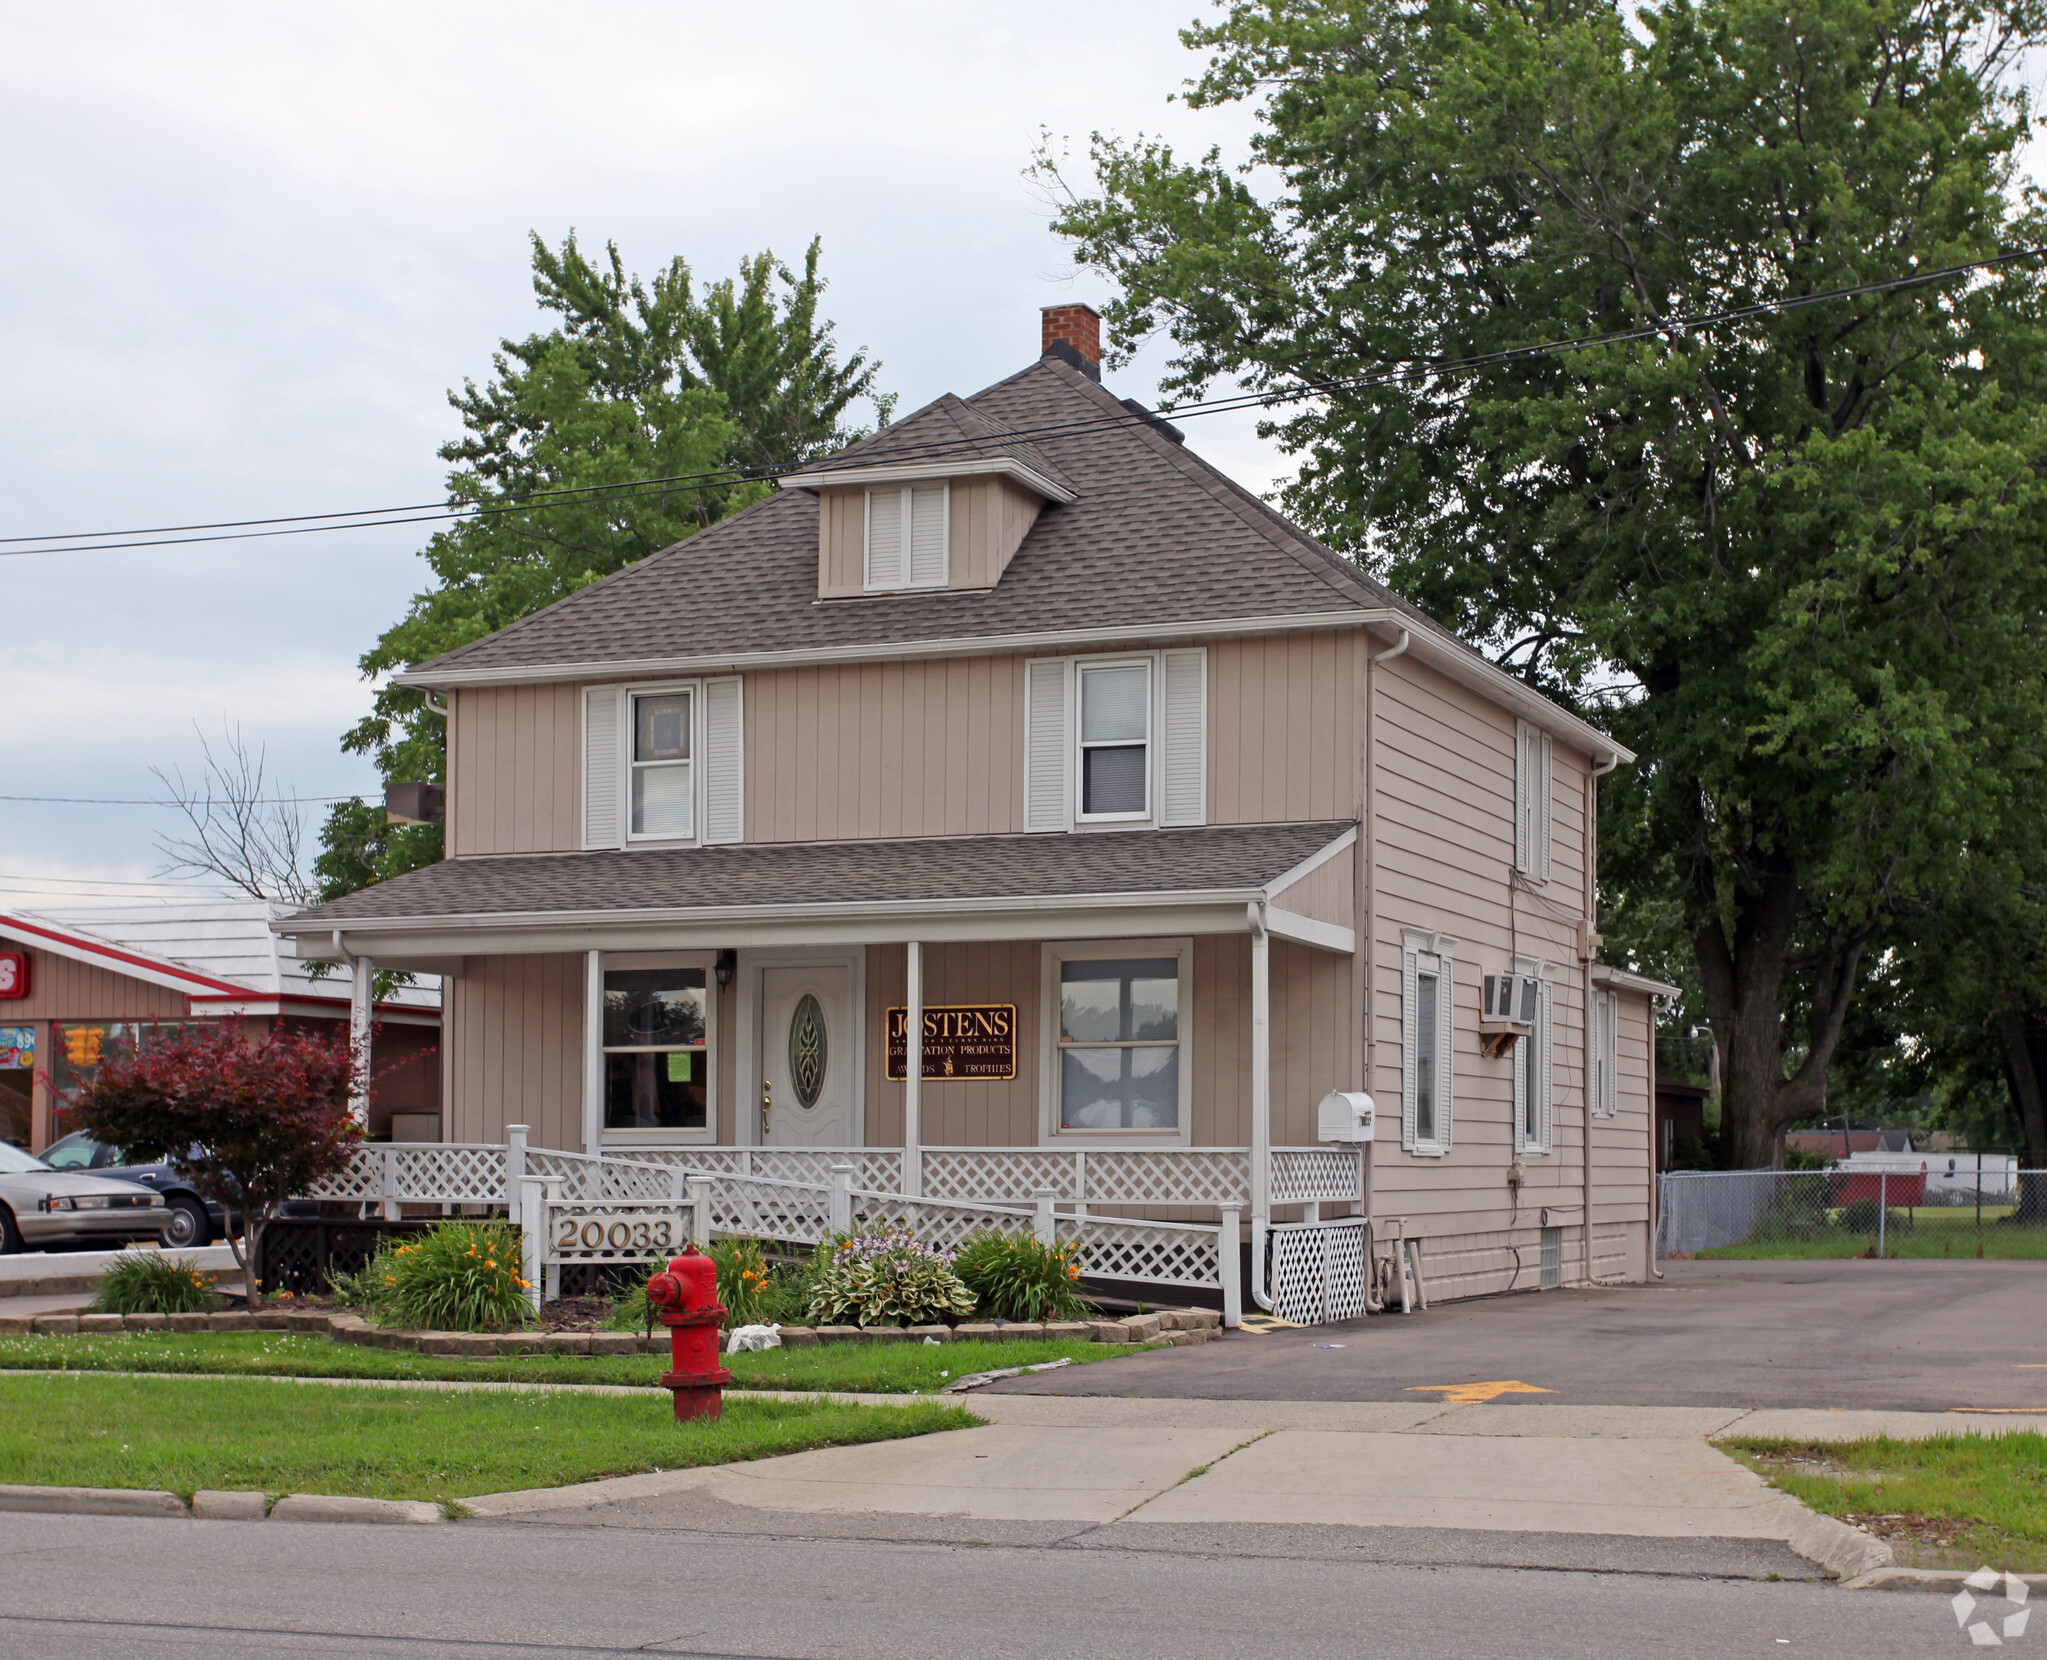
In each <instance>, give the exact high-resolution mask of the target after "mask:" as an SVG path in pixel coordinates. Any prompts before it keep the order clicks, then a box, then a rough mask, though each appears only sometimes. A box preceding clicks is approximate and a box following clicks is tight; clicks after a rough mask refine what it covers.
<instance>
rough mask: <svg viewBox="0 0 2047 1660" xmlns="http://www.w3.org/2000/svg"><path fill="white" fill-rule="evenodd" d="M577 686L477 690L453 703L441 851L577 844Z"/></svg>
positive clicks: (558, 848)
mask: <svg viewBox="0 0 2047 1660" xmlns="http://www.w3.org/2000/svg"><path fill="white" fill-rule="evenodd" d="M581 709H582V687H580V686H577V685H569V684H558V685H544V686H496V687H478V688H474V689H471V690H466V691H463V692H461V693H460V694H458V696H457V698H456V701H455V703H454V705H453V710H452V718H451V720H450V722H449V727H450V747H449V755H448V777H449V784H450V789H449V796H450V798H451V802H452V807H451V811H450V814H449V824H448V848H449V851H450V852H451V853H453V854H456V855H462V854H472V853H559V852H567V851H570V850H573V849H575V848H578V847H580V846H581V845H582V796H583V777H582V771H583V734H582V729H581Z"/></svg>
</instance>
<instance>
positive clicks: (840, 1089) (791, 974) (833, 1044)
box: [755, 963, 857, 1147]
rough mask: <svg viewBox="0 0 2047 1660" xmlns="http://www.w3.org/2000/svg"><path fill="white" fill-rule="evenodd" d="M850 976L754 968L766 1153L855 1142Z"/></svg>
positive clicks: (832, 967)
mask: <svg viewBox="0 0 2047 1660" xmlns="http://www.w3.org/2000/svg"><path fill="white" fill-rule="evenodd" d="M853 1056H854V1046H853V970H852V969H851V968H850V967H849V966H848V965H846V964H844V963H829V964H820V965H818V966H816V967H797V968H763V969H762V970H761V1056H760V1077H761V1080H762V1086H761V1099H760V1101H759V1102H757V1103H756V1104H755V1108H756V1111H758V1112H759V1113H760V1114H761V1123H760V1131H761V1135H760V1139H761V1143H762V1145H763V1146H767V1147H850V1146H852V1145H853V1143H854V1136H853V1112H854V1107H855V1103H856V1094H855V1091H856V1084H857V1080H856V1079H855V1078H854V1075H853V1073H854V1067H853Z"/></svg>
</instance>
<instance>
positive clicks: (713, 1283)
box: [647, 1245, 732, 1423]
mask: <svg viewBox="0 0 2047 1660" xmlns="http://www.w3.org/2000/svg"><path fill="white" fill-rule="evenodd" d="M647 1301H648V1302H650V1303H652V1304H653V1305H654V1306H655V1307H656V1308H658V1309H659V1310H660V1311H661V1323H662V1324H663V1325H664V1326H666V1327H667V1328H668V1340H669V1343H670V1345H671V1349H670V1354H669V1363H668V1364H669V1370H667V1371H666V1372H663V1373H662V1374H661V1386H662V1388H664V1389H671V1390H673V1391H674V1392H675V1421H676V1422H677V1423H686V1422H688V1421H689V1420H690V1419H692V1418H715V1417H717V1416H718V1414H719V1412H720V1411H722V1410H723V1408H724V1405H725V1385H726V1384H728V1383H730V1382H731V1381H732V1374H731V1373H730V1372H728V1371H726V1370H725V1368H724V1367H722V1366H720V1365H719V1364H718V1325H719V1322H721V1321H722V1320H723V1319H724V1318H725V1310H724V1309H723V1308H722V1307H721V1306H720V1305H719V1302H718V1269H717V1265H716V1264H715V1263H713V1262H712V1261H711V1259H710V1258H709V1257H707V1256H705V1255H703V1254H702V1253H701V1252H700V1251H698V1250H697V1248H696V1247H695V1246H694V1245H685V1246H684V1247H683V1250H682V1255H681V1256H679V1257H672V1258H670V1259H669V1263H668V1267H667V1269H666V1271H665V1272H663V1273H659V1274H656V1275H655V1276H654V1277H653V1278H652V1279H651V1280H649V1281H648V1282H647Z"/></svg>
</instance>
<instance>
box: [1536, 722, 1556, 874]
mask: <svg viewBox="0 0 2047 1660" xmlns="http://www.w3.org/2000/svg"><path fill="white" fill-rule="evenodd" d="M1535 751H1536V765H1535V879H1536V880H1537V881H1538V882H1547V881H1548V880H1549V826H1550V784H1551V781H1552V779H1553V777H1554V774H1555V770H1556V769H1555V745H1554V743H1553V741H1552V740H1551V738H1550V735H1549V734H1548V733H1547V732H1540V733H1537V734H1536V739H1535Z"/></svg>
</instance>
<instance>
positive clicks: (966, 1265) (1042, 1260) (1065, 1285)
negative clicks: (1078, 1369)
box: [952, 1228, 1090, 1320]
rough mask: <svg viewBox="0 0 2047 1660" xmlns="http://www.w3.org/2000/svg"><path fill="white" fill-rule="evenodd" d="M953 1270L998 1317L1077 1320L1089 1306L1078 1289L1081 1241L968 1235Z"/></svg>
mask: <svg viewBox="0 0 2047 1660" xmlns="http://www.w3.org/2000/svg"><path fill="white" fill-rule="evenodd" d="M952 1267H953V1272H954V1273H956V1274H957V1275H959V1277H960V1279H961V1281H962V1282H963V1283H964V1284H965V1286H966V1288H967V1289H968V1290H969V1291H971V1292H973V1294H974V1300H975V1301H976V1302H977V1303H978V1304H979V1305H980V1309H981V1312H982V1313H983V1314H986V1315H988V1316H990V1317H991V1318H993V1319H996V1320H1078V1319H1079V1318H1081V1317H1082V1316H1083V1315H1085V1314H1087V1313H1089V1312H1090V1310H1089V1307H1088V1303H1087V1301H1086V1299H1085V1298H1083V1297H1082V1296H1081V1294H1080V1283H1079V1282H1080V1246H1079V1245H1078V1244H1066V1245H1046V1244H1042V1243H1040V1242H1039V1240H1038V1238H1037V1236H1036V1235H1034V1234H1027V1233H1025V1234H1006V1233H997V1232H995V1230H994V1229H992V1228H983V1229H982V1230H981V1231H980V1232H979V1233H976V1234H972V1235H970V1236H969V1237H968V1238H967V1240H966V1242H965V1243H964V1244H962V1245H961V1246H960V1248H959V1254H958V1255H957V1256H955V1257H954V1258H953V1262H952Z"/></svg>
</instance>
